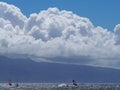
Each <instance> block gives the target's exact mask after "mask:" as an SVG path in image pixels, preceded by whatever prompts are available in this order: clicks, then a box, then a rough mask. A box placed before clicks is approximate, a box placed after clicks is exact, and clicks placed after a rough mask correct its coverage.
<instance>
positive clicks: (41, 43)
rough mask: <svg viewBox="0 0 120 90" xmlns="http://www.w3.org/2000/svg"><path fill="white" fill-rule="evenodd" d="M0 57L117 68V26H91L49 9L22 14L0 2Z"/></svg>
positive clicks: (119, 44) (119, 45) (119, 33)
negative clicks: (17, 57) (21, 57)
mask: <svg viewBox="0 0 120 90" xmlns="http://www.w3.org/2000/svg"><path fill="white" fill-rule="evenodd" d="M0 12H1V13H0V54H1V55H6V56H9V55H14V56H16V55H19V56H24V57H29V58H31V59H33V60H35V61H44V62H55V63H68V64H69V63H72V64H83V65H93V66H94V65H96V66H103V67H113V68H120V67H119V64H120V60H119V59H120V52H119V49H120V38H119V36H120V25H119V24H118V25H116V27H115V29H114V32H110V31H109V30H107V29H104V28H102V27H100V26H97V27H95V26H94V25H93V24H92V22H91V21H90V20H89V19H88V18H85V17H80V16H78V15H76V14H74V13H72V12H70V11H66V10H61V11H60V10H59V9H57V8H49V9H48V10H43V11H41V12H40V13H38V14H36V13H34V14H31V15H30V17H29V18H27V17H26V16H25V15H23V14H22V13H21V11H20V9H19V8H17V7H15V6H13V5H9V4H7V3H4V2H0Z"/></svg>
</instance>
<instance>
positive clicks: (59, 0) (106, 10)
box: [1, 0, 120, 30]
mask: <svg viewBox="0 0 120 90" xmlns="http://www.w3.org/2000/svg"><path fill="white" fill-rule="evenodd" d="M1 1H4V2H7V3H10V4H14V5H15V6H17V7H19V8H20V9H21V11H22V12H23V13H24V14H25V15H26V16H29V15H30V14H31V13H39V12H40V11H41V10H46V9H48V8H49V7H57V8H58V9H60V10H63V9H64V10H69V11H72V12H74V13H75V14H77V15H79V16H83V17H87V18H89V19H90V20H91V21H92V23H93V24H94V25H95V26H102V27H103V28H107V29H108V30H113V28H114V27H115V25H116V24H118V23H120V19H119V17H120V12H119V9H120V5H119V4H120V0H114V1H113V0H1Z"/></svg>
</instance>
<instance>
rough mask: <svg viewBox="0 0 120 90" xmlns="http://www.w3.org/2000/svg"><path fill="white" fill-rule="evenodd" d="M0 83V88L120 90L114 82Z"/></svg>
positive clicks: (7, 89) (27, 89) (119, 86)
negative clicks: (75, 83) (10, 84)
mask: <svg viewBox="0 0 120 90" xmlns="http://www.w3.org/2000/svg"><path fill="white" fill-rule="evenodd" d="M15 85H16V84H15V83H12V86H9V85H8V84H7V83H0V90H120V84H115V83H83V84H82V83H80V84H78V85H77V86H73V85H72V84H70V83H67V84H66V83H62V84H60V83H18V85H19V86H18V87H16V86H15Z"/></svg>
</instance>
